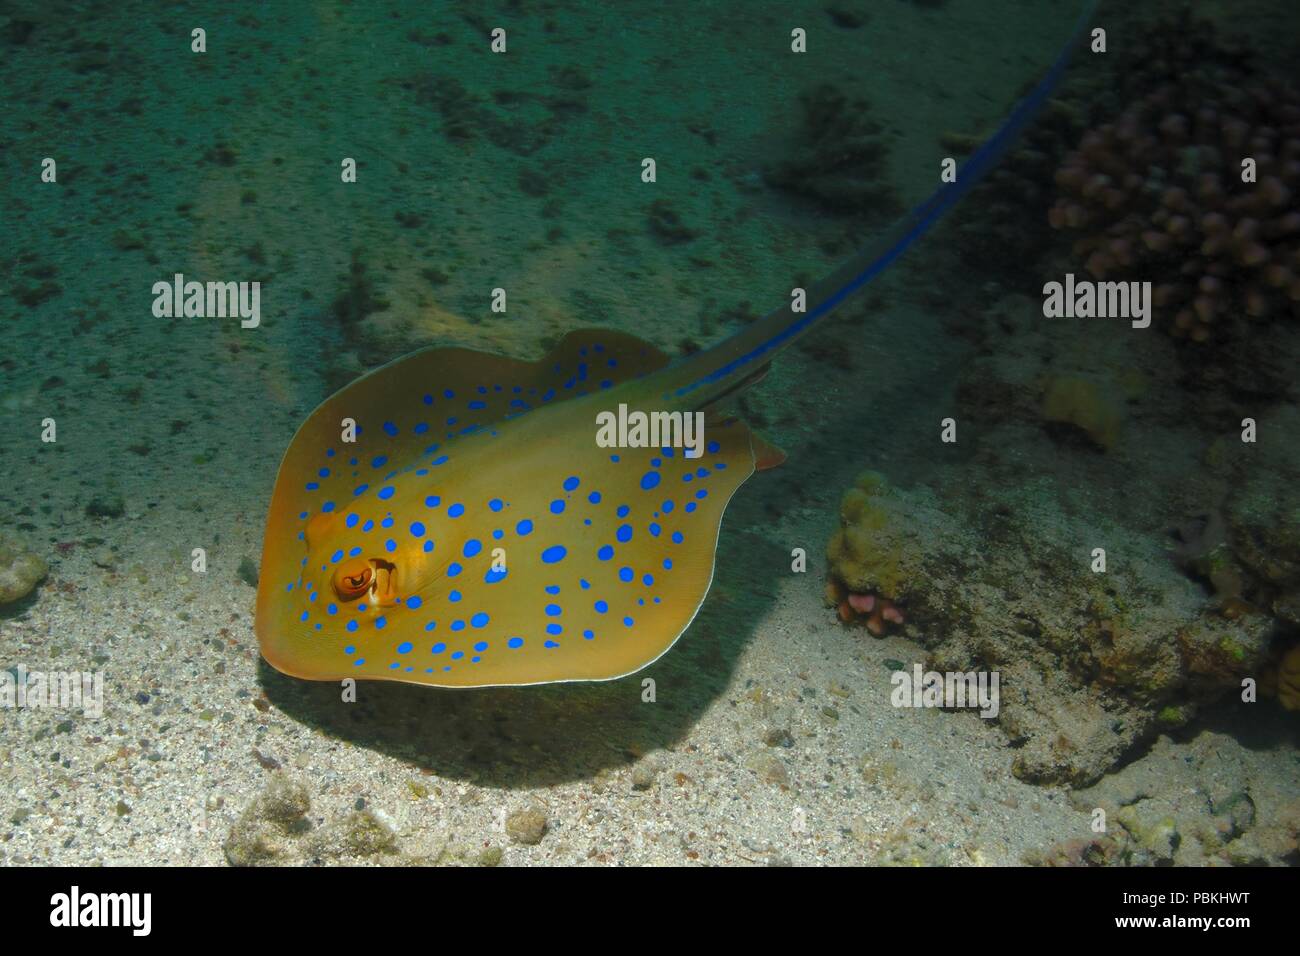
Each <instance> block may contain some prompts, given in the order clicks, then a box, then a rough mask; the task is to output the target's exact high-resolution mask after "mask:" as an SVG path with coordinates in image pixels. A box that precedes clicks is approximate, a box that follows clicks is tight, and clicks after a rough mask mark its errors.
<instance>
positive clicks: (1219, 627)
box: [827, 473, 1274, 786]
mask: <svg viewBox="0 0 1300 956" xmlns="http://www.w3.org/2000/svg"><path fill="white" fill-rule="evenodd" d="M1096 548H1103V549H1104V550H1107V551H1108V552H1109V553H1110V556H1111V557H1110V564H1109V566H1108V567H1107V568H1106V570H1104V571H1100V570H1097V568H1098V567H1099V565H1098V564H1097V556H1096V552H1095V549H1096ZM1161 549H1162V545H1161V543H1160V542H1159V541H1157V540H1154V539H1152V538H1151V537H1149V536H1146V535H1143V534H1140V533H1133V532H1130V531H1127V530H1125V529H1124V528H1122V527H1120V526H1118V525H1113V524H1111V523H1110V522H1109V521H1107V520H1105V519H1101V518H1099V517H1098V516H1097V515H1095V514H1090V513H1089V512H1088V510H1087V509H1085V508H1080V507H1077V506H1075V505H1074V504H1073V503H1072V502H1071V501H1070V500H1069V499H1063V498H1062V496H1060V495H1059V494H1058V492H1057V489H1056V487H1055V485H1054V483H1053V481H1052V480H1051V479H1049V478H1040V479H1036V480H1034V479H1030V480H1027V481H1025V482H1024V483H1022V484H1018V485H1014V486H1009V487H1008V486H1006V485H999V484H997V483H990V484H989V485H988V486H987V487H984V488H983V489H982V490H980V491H970V493H967V494H960V495H957V494H954V495H951V496H946V497H944V498H943V499H940V498H939V497H938V496H937V495H936V493H935V492H934V491H932V490H930V489H927V488H915V489H909V490H902V489H898V488H893V487H890V486H889V485H888V484H887V483H886V482H885V481H884V480H883V479H882V478H881V477H880V476H879V475H877V474H874V473H868V474H865V475H863V476H862V477H861V478H860V479H859V480H858V482H857V484H856V485H855V487H853V488H851V489H850V490H849V491H848V492H847V493H846V494H845V496H844V500H843V503H842V506H841V527H840V530H839V531H838V532H837V533H836V534H835V535H834V537H833V538H832V539H831V542H830V545H829V547H828V549H827V557H828V561H829V585H828V599H829V600H830V602H831V603H834V604H836V605H837V606H838V607H839V608H840V610H841V618H842V619H843V618H846V617H847V618H848V619H849V620H850V621H853V620H859V621H862V622H863V623H866V624H868V626H869V629H870V630H872V631H873V632H878V630H879V628H878V627H871V626H870V625H871V616H870V615H869V614H867V615H864V614H862V613H855V614H848V615H846V614H845V613H844V606H845V603H846V602H848V600H849V596H851V595H859V596H871V597H873V598H874V599H875V602H876V603H875V606H876V607H878V606H880V602H888V604H889V605H896V606H897V607H898V608H899V609H900V613H899V615H898V618H897V620H898V621H900V622H901V621H902V620H903V617H904V615H905V616H906V622H907V623H906V633H907V635H908V636H909V637H913V638H915V639H916V640H918V641H919V642H920V644H921V646H922V647H923V648H924V651H925V659H926V663H927V666H928V667H931V668H934V669H937V670H941V671H963V672H965V671H970V670H986V671H993V670H996V671H998V672H999V674H1000V680H1001V688H1002V690H1001V701H1002V705H1001V713H1000V715H999V717H998V720H997V722H998V725H999V726H1000V728H1001V729H1002V731H1003V732H1004V733H1005V734H1006V735H1007V736H1008V737H1009V738H1010V739H1011V741H1012V743H1013V746H1015V747H1016V748H1017V752H1016V756H1015V758H1014V761H1013V765H1012V769H1013V771H1014V772H1015V774H1016V775H1017V776H1018V777H1021V778H1022V779H1026V780H1031V781H1037V782H1053V783H1064V784H1069V785H1073V786H1086V785H1088V784H1091V783H1093V782H1095V781H1096V780H1098V779H1099V778H1101V777H1102V775H1103V774H1105V773H1106V772H1107V771H1108V770H1110V769H1111V768H1113V767H1114V766H1116V765H1117V764H1118V763H1120V762H1121V761H1122V759H1123V758H1124V757H1125V756H1126V755H1127V754H1129V753H1130V752H1131V751H1133V750H1134V748H1135V747H1136V746H1138V745H1139V744H1141V743H1143V742H1145V741H1148V740H1150V739H1151V737H1152V736H1153V735H1154V734H1155V733H1156V732H1157V731H1159V730H1162V729H1169V728H1172V727H1177V726H1180V725H1183V724H1185V723H1187V722H1188V721H1189V720H1190V719H1191V718H1192V716H1194V715H1195V713H1196V712H1197V709H1198V708H1199V707H1200V706H1202V705H1204V704H1207V703H1210V702H1212V701H1215V700H1218V699H1220V698H1222V697H1224V696H1225V695H1227V694H1229V693H1231V692H1234V691H1240V689H1241V682H1242V680H1243V679H1244V678H1247V677H1254V678H1260V677H1261V676H1262V675H1263V674H1264V673H1265V672H1267V671H1269V670H1270V669H1271V667H1272V663H1271V661H1272V657H1271V655H1272V653H1273V650H1272V647H1273V644H1272V634H1273V630H1274V623H1273V621H1272V619H1271V618H1270V617H1269V616H1268V615H1265V614H1258V613H1250V614H1240V615H1231V614H1224V613H1221V607H1220V606H1217V605H1216V604H1215V603H1214V602H1213V601H1207V600H1206V596H1205V594H1204V593H1203V591H1202V590H1201V588H1200V587H1199V586H1198V584H1197V583H1196V582H1195V581H1193V580H1191V579H1190V578H1189V577H1187V576H1186V575H1184V574H1182V573H1180V571H1179V568H1178V567H1177V565H1176V564H1175V563H1174V562H1173V561H1170V560H1169V559H1168V557H1167V556H1166V555H1164V554H1163V553H1162V550H1161ZM859 603H860V602H859ZM849 610H854V609H853V607H852V605H851V604H850V605H849ZM1243 706H1246V705H1243ZM1253 706H1271V705H1269V704H1267V703H1263V704H1257V705H1253Z"/></svg>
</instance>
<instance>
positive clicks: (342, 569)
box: [332, 558, 375, 600]
mask: <svg viewBox="0 0 1300 956" xmlns="http://www.w3.org/2000/svg"><path fill="white" fill-rule="evenodd" d="M374 575H375V573H374V571H373V570H372V569H371V567H370V563H369V562H368V561H364V560H362V559H360V558H358V559H356V560H354V561H348V562H347V563H345V564H342V565H340V566H339V568H338V570H336V571H335V572H334V580H333V582H332V583H333V585H334V593H335V594H337V595H338V596H339V597H341V598H343V599H345V600H348V599H351V598H355V597H360V596H361V595H363V594H365V593H366V591H367V590H368V589H369V588H370V582H371V581H372V580H373V579H374Z"/></svg>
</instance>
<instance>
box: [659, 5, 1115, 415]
mask: <svg viewBox="0 0 1300 956" xmlns="http://www.w3.org/2000/svg"><path fill="white" fill-rule="evenodd" d="M1096 6H1097V0H1092V2H1090V3H1089V4H1088V6H1087V7H1086V8H1085V9H1084V11H1083V13H1082V14H1081V15H1080V17H1079V21H1078V23H1077V24H1076V25H1075V28H1074V32H1073V33H1072V34H1071V36H1070V39H1069V40H1068V41H1067V42H1066V44H1065V47H1064V48H1063V49H1062V50H1061V53H1060V55H1059V56H1058V57H1057V58H1056V62H1055V63H1053V64H1052V67H1051V69H1049V70H1048V71H1047V73H1046V75H1044V77H1043V78H1042V79H1041V80H1039V82H1038V85H1037V86H1036V87H1034V89H1033V90H1032V91H1030V93H1029V94H1028V95H1027V96H1025V97H1024V98H1023V99H1022V100H1021V101H1020V102H1019V103H1017V104H1016V106H1015V108H1014V109H1013V110H1012V111H1011V114H1010V115H1009V116H1008V117H1007V119H1006V121H1005V122H1004V123H1003V124H1002V126H1001V128H1000V129H999V130H998V131H997V132H996V133H994V134H993V136H991V137H990V138H989V139H988V140H986V141H985V142H984V144H983V145H982V146H980V148H979V149H977V150H976V151H975V152H974V153H972V154H971V155H970V156H969V157H968V158H967V159H966V161H965V162H964V163H963V164H962V166H961V175H960V176H959V177H958V180H957V182H955V183H943V184H941V185H940V186H939V188H938V189H936V190H935V191H934V192H933V193H931V194H930V196H929V198H927V199H926V200H925V201H923V202H922V203H920V204H919V205H918V206H916V207H915V208H913V209H912V211H911V212H909V213H908V214H907V215H906V216H904V217H903V218H902V219H900V220H899V221H898V223H897V224H895V225H894V226H893V227H892V228H891V229H890V231H889V232H888V233H886V235H885V237H884V244H885V248H884V250H883V251H877V250H878V247H879V243H877V244H873V245H872V246H869V247H868V248H867V249H866V250H864V251H862V252H860V253H859V254H858V255H857V256H856V257H854V259H852V260H851V261H850V262H849V263H847V264H845V265H844V266H842V267H841V268H840V270H839V272H849V273H850V276H849V277H848V278H847V279H846V280H845V281H844V282H842V283H840V284H838V285H837V286H836V287H835V288H834V289H833V290H832V291H831V292H829V293H828V294H826V295H825V296H823V297H822V298H821V299H820V300H819V301H818V302H817V303H816V304H814V305H813V306H812V307H811V308H810V309H809V310H808V311H807V312H806V313H804V314H802V315H800V316H799V317H798V318H796V319H794V320H793V321H792V322H790V323H789V324H788V325H786V326H785V327H784V328H782V329H781V330H780V331H779V332H777V333H776V334H774V335H772V336H771V337H770V338H768V339H767V340H765V341H764V342H763V343H762V344H760V345H758V346H757V347H756V348H754V349H753V350H751V351H749V352H747V353H745V354H744V355H741V356H740V357H739V358H736V359H734V360H732V361H731V362H728V363H727V364H725V365H723V366H721V367H720V368H717V369H715V370H714V371H712V372H710V373H709V374H708V375H705V376H704V377H703V378H699V379H696V380H695V381H694V382H691V383H690V384H689V385H683V386H682V387H681V388H679V389H677V390H676V391H674V392H672V393H671V395H672V397H681V396H683V395H687V394H689V393H691V392H693V391H695V390H696V389H698V388H701V387H703V386H705V385H709V384H712V383H714V382H717V381H719V380H721V379H724V378H727V377H728V376H730V375H732V374H734V373H735V372H737V371H739V370H740V369H743V368H744V367H745V366H747V365H751V364H753V363H754V362H755V361H757V360H759V359H763V358H764V356H767V355H769V354H770V353H772V352H774V351H775V350H777V349H779V348H780V347H781V346H782V345H784V344H786V343H787V342H789V341H790V340H791V339H792V338H795V337H796V336H798V335H799V334H800V333H802V332H804V331H805V330H806V329H808V328H809V327H810V326H811V325H812V324H813V323H815V322H816V321H817V320H818V319H821V318H822V317H824V316H825V315H827V314H829V313H830V312H832V311H833V310H834V309H835V308H836V307H838V306H839V305H841V304H843V303H844V301H845V300H847V299H848V298H849V297H850V296H852V295H853V294H854V293H856V292H857V291H859V290H860V289H861V288H862V287H863V286H864V285H866V284H867V283H868V282H870V281H871V280H872V279H874V278H875V277H876V276H877V275H879V274H880V273H882V272H884V271H885V270H886V269H887V268H889V266H890V265H892V264H893V262H894V260H895V259H897V258H898V257H899V256H901V255H902V254H903V253H904V252H905V251H906V250H907V248H908V247H909V246H911V245H912V243H914V242H915V241H916V240H917V239H919V238H921V236H923V235H925V233H926V232H927V231H929V229H930V227H931V226H933V225H934V224H935V223H936V222H938V220H939V218H940V217H941V216H943V214H944V213H946V212H947V211H948V210H949V209H951V208H952V207H953V206H954V205H955V204H956V203H957V201H958V200H959V199H961V197H962V196H964V195H965V194H966V193H967V192H969V191H970V190H971V188H972V187H974V186H975V184H976V183H978V182H979V181H980V179H982V178H983V177H984V174H985V173H987V172H988V171H989V170H990V169H992V168H993V167H994V166H995V165H997V161H998V160H999V159H1001V158H1002V154H1003V153H1005V152H1006V151H1007V148H1008V147H1009V146H1010V145H1011V144H1012V143H1013V142H1015V140H1016V137H1017V136H1019V135H1020V131H1021V130H1022V129H1024V127H1025V126H1026V125H1027V124H1028V123H1029V121H1030V120H1031V119H1033V118H1034V114H1036V113H1037V112H1038V110H1039V108H1040V107H1041V106H1042V105H1043V103H1044V102H1045V101H1046V100H1047V98H1048V97H1049V96H1050V95H1051V94H1052V91H1053V90H1054V89H1056V86H1057V84H1058V83H1059V82H1060V80H1061V76H1062V75H1063V74H1064V73H1065V68H1066V66H1067V65H1068V64H1069V62H1070V55H1071V54H1072V53H1073V51H1074V45H1075V43H1077V42H1078V40H1079V37H1080V36H1081V35H1082V34H1083V32H1084V30H1085V28H1086V27H1087V24H1088V22H1089V20H1090V19H1091V18H1092V14H1093V11H1094V10H1095V9H1096ZM788 308H789V307H788V306H786V307H783V308H782V309H781V310H778V311H786V310H788ZM740 334H743V333H740Z"/></svg>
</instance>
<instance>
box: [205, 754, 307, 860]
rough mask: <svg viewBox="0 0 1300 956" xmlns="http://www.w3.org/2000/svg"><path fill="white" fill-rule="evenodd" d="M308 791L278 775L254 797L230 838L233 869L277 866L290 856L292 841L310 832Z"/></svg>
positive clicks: (228, 849) (228, 845)
mask: <svg viewBox="0 0 1300 956" xmlns="http://www.w3.org/2000/svg"><path fill="white" fill-rule="evenodd" d="M310 809H311V798H310V797H309V796H308V794H307V788H306V787H304V786H303V785H302V784H300V783H298V782H296V781H294V780H291V779H289V778H288V777H286V776H284V775H283V774H276V775H275V776H273V777H272V778H271V780H270V782H269V783H268V784H267V785H266V788H265V789H264V790H263V791H262V792H261V793H259V794H258V795H257V796H256V797H254V798H253V800H252V802H251V803H250V804H249V805H248V807H247V809H245V810H244V812H243V815H241V816H240V818H239V819H238V820H237V821H236V822H235V825H234V826H233V827H231V828H230V833H229V835H228V836H227V837H226V842H225V847H224V848H225V851H226V859H227V860H229V861H230V863H231V865H233V866H256V865H259V864H274V863H276V862H277V861H280V860H282V859H283V858H285V857H286V856H288V855H289V853H290V846H289V844H290V842H291V840H292V838H293V837H296V836H299V835H301V834H303V833H305V832H306V831H307V830H308V829H310V827H311V824H310V822H309V821H308V820H307V811H308V810H310Z"/></svg>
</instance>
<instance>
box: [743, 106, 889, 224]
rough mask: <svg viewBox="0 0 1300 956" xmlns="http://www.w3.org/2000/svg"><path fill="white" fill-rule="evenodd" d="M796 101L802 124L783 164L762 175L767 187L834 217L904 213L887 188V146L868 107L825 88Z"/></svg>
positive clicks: (883, 215) (769, 169)
mask: <svg viewBox="0 0 1300 956" xmlns="http://www.w3.org/2000/svg"><path fill="white" fill-rule="evenodd" d="M799 100H800V103H801V104H802V105H803V111H804V115H803V122H802V124H801V126H800V129H799V131H798V133H797V134H796V135H795V136H794V137H793V139H792V145H791V148H790V152H789V154H788V155H787V156H786V158H785V159H783V160H781V161H780V162H778V163H776V164H775V165H773V166H770V167H769V168H768V169H766V170H765V171H764V173H763V176H764V179H765V180H766V181H767V183H768V185H770V186H773V187H775V188H777V189H781V190H784V191H786V192H791V193H795V194H797V195H800V196H804V197H806V198H808V199H812V200H814V201H816V202H817V203H818V204H819V205H821V206H822V207H824V208H826V209H828V210H830V211H832V212H837V213H858V214H869V215H871V216H873V217H881V218H888V217H890V216H893V215H896V214H897V213H899V212H900V211H902V203H901V202H900V201H899V198H898V196H897V194H896V193H895V192H894V190H893V188H892V187H891V186H890V185H889V179H888V171H887V162H886V160H887V158H888V155H889V143H888V142H887V140H886V139H885V138H884V136H883V130H882V128H881V126H880V124H878V123H876V122H875V121H874V120H872V119H871V117H870V109H869V107H868V106H867V103H866V102H865V101H864V100H860V99H850V98H849V97H848V96H847V95H845V94H844V93H843V92H841V91H840V90H838V89H836V88H835V87H834V86H832V85H830V84H828V83H823V84H822V85H820V86H818V87H816V88H815V89H813V90H810V91H808V92H806V93H804V94H803V95H802V96H801V97H800V98H799Z"/></svg>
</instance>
